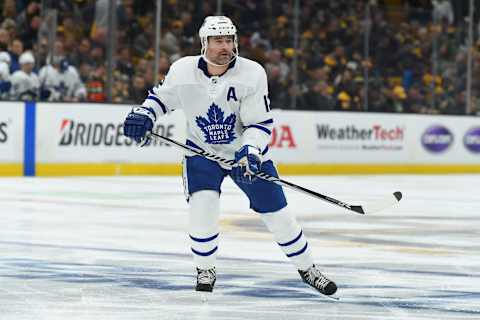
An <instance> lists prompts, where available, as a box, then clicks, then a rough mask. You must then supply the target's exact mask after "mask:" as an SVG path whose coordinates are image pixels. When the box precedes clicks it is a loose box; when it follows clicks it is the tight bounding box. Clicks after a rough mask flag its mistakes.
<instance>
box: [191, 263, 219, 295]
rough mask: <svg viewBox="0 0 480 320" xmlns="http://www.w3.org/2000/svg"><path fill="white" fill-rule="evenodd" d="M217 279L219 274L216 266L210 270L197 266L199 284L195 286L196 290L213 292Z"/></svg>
mask: <svg viewBox="0 0 480 320" xmlns="http://www.w3.org/2000/svg"><path fill="white" fill-rule="evenodd" d="M216 280H217V275H216V273H215V268H212V269H208V270H203V269H199V268H197V286H196V287H195V290H196V291H204V292H212V291H213V286H214V285H215V281H216Z"/></svg>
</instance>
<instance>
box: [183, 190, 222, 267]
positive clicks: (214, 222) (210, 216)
mask: <svg viewBox="0 0 480 320" xmlns="http://www.w3.org/2000/svg"><path fill="white" fill-rule="evenodd" d="M219 197H220V196H219V194H218V192H216V191H212V190H202V191H197V192H195V193H193V194H192V195H191V196H190V200H189V205H190V208H189V228H188V230H189V235H190V243H191V250H192V252H193V262H194V263H195V265H196V266H197V267H198V268H200V269H211V268H213V267H214V266H215V261H216V258H217V249H218V246H217V245H218V237H219V231H218V216H219V214H220V199H219Z"/></svg>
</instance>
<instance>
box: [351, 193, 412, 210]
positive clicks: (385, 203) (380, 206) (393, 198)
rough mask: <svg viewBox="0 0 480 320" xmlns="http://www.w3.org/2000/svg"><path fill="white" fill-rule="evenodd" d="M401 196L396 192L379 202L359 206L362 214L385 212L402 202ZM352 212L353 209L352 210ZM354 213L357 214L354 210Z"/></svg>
mask: <svg viewBox="0 0 480 320" xmlns="http://www.w3.org/2000/svg"><path fill="white" fill-rule="evenodd" d="M402 198H403V195H402V193H401V192H400V191H396V192H394V193H393V194H391V195H388V196H386V197H384V198H382V199H380V200H377V201H372V202H370V203H368V204H366V205H364V206H360V207H361V208H360V209H361V210H362V211H363V214H367V213H368V214H370V213H374V212H378V211H382V210H385V209H387V208H390V207H392V206H394V205H396V204H397V203H399V202H400V200H402ZM352 210H353V208H352ZM354 211H356V212H359V211H357V210H354Z"/></svg>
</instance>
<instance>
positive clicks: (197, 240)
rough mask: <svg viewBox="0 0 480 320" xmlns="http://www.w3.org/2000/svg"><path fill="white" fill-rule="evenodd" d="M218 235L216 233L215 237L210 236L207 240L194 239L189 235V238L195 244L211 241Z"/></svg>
mask: <svg viewBox="0 0 480 320" xmlns="http://www.w3.org/2000/svg"><path fill="white" fill-rule="evenodd" d="M218 235H219V233H217V234H216V235H214V236H211V237H209V238H195V237H192V236H191V235H189V236H190V239H192V240H193V241H196V242H208V241H212V240H213V239H215V238H217V237H218Z"/></svg>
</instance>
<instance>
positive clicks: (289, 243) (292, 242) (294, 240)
mask: <svg viewBox="0 0 480 320" xmlns="http://www.w3.org/2000/svg"><path fill="white" fill-rule="evenodd" d="M302 234H303V231H302V230H300V233H299V234H298V236H297V237H296V238H295V239H293V240H291V241H288V242H285V243H280V242H277V243H278V245H279V246H281V247H286V246H289V245H291V244H294V243H295V242H297V241H298V239H300V237H301V236H302Z"/></svg>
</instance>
